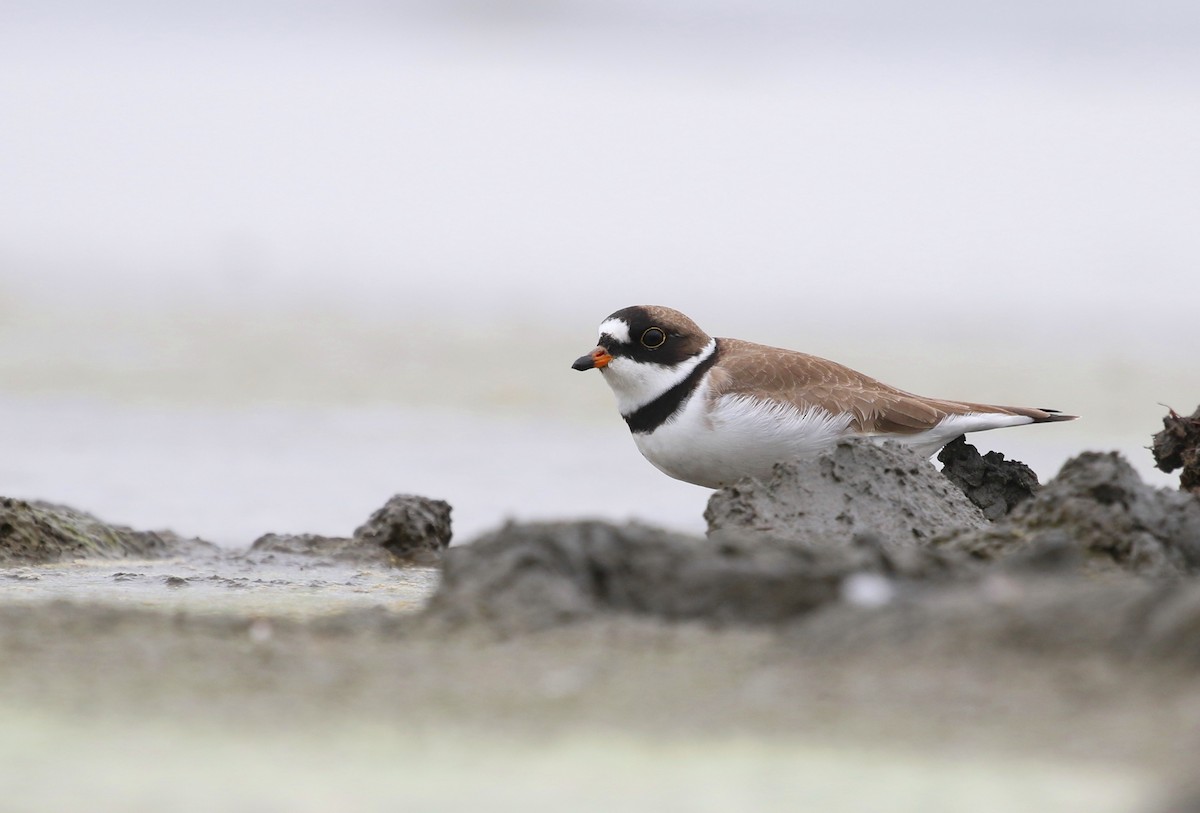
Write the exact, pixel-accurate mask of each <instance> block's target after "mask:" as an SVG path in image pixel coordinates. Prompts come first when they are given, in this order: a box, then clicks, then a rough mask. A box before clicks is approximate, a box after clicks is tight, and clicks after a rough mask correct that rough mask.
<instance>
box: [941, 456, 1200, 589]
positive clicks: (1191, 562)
mask: <svg viewBox="0 0 1200 813" xmlns="http://www.w3.org/2000/svg"><path fill="white" fill-rule="evenodd" d="M1064 546H1065V547H1067V548H1073V549H1074V550H1075V551H1077V552H1078V553H1079V555H1080V556H1081V557H1082V559H1083V561H1084V563H1085V565H1086V566H1087V568H1088V569H1090V570H1093V571H1096V570H1099V571H1114V570H1121V571H1128V572H1132V573H1137V574H1140V575H1145V576H1170V575H1184V574H1194V573H1197V572H1200V500H1197V499H1196V498H1195V497H1194V496H1192V495H1190V494H1187V493H1184V492H1178V491H1175V492H1172V491H1166V490H1162V489H1156V488H1153V487H1151V486H1149V485H1146V484H1145V483H1143V482H1142V480H1141V478H1140V477H1138V475H1137V472H1135V471H1134V470H1133V467H1132V466H1130V465H1129V462H1128V461H1126V460H1125V459H1124V458H1123V457H1122V456H1121V455H1119V454H1118V453H1116V452H1084V453H1083V454H1081V455H1079V456H1077V457H1073V458H1071V459H1070V460H1068V461H1067V462H1066V463H1065V464H1063V467H1062V470H1061V471H1060V472H1059V474H1058V476H1057V477H1055V478H1054V479H1053V480H1051V481H1050V482H1048V483H1047V484H1046V485H1045V486H1044V487H1042V489H1041V490H1040V491H1038V493H1037V494H1036V495H1035V496H1034V497H1033V498H1032V499H1029V500H1027V501H1025V502H1022V503H1021V504H1019V505H1018V506H1017V507H1016V508H1015V509H1014V510H1013V511H1012V513H1011V514H1009V515H1008V516H1007V517H1006V518H1005V519H1004V520H1002V521H1000V522H997V523H995V524H994V525H992V527H990V528H984V529H982V530H975V531H964V532H962V533H959V534H956V535H954V537H953V538H952V539H950V540H949V541H946V542H945V543H944V544H943V545H941V547H943V548H944V549H945V550H951V551H960V552H965V553H968V554H970V555H971V556H973V557H976V558H978V559H981V560H985V561H991V560H997V559H1003V558H1005V557H1007V556H1010V555H1013V554H1016V553H1021V552H1028V551H1030V550H1032V549H1036V548H1055V547H1059V548H1061V547H1064Z"/></svg>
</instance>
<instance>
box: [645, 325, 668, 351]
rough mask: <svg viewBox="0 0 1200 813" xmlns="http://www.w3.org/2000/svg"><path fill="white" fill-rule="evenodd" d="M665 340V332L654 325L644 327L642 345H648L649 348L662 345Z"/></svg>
mask: <svg viewBox="0 0 1200 813" xmlns="http://www.w3.org/2000/svg"><path fill="white" fill-rule="evenodd" d="M666 340H667V334H666V333H663V332H662V330H660V329H659V328H656V327H649V328H646V332H645V333H643V334H642V345H643V346H645V347H649V348H650V349H651V350H653V349H655V348H656V347H662V346H663V343H664V342H666Z"/></svg>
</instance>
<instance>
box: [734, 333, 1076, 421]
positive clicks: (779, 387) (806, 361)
mask: <svg viewBox="0 0 1200 813" xmlns="http://www.w3.org/2000/svg"><path fill="white" fill-rule="evenodd" d="M718 342H719V343H720V348H721V358H720V362H719V364H718V365H717V367H716V368H714V370H713V377H712V397H714V398H716V397H719V396H722V395H757V394H759V392H760V391H764V390H765V391H768V392H770V393H771V397H772V399H773V400H778V401H780V402H782V403H789V404H792V405H794V406H796V407H797V408H799V409H806V408H809V407H819V408H821V409H824V410H826V411H827V412H831V413H833V414H839V413H850V414H851V415H853V416H854V420H853V423H851V425H850V428H851V429H852V430H853V431H855V432H863V433H889V434H890V433H894V434H914V433H917V432H924V431H925V430H927V429H931V428H933V427H934V426H936V425H937V423H938V422H939V421H941V420H942V419H943V418H945V417H946V416H947V415H961V414H964V413H967V412H994V413H999V414H1003V415H1025V416H1027V417H1030V418H1033V420H1034V421H1035V422H1043V421H1054V420H1070V419H1071V418H1072V417H1073V416H1070V415H1058V414H1057V413H1054V412H1050V411H1046V410H1040V409H1027V408H1024V407H1002V406H994V405H991V404H972V403H962V402H958V401H943V400H940V399H936V398H922V397H920V396H918V395H913V394H912V393H908V392H905V391H904V390H900V389H897V388H895V387H891V386H888V385H887V384H884V383H883V382H881V381H877V380H875V379H874V378H871V377H870V376H867V375H863V374H862V373H859V372H856V371H855V370H851V369H850V368H849V367H846V366H844V365H841V364H838V363H837V362H833V361H828V360H826V359H823V358H818V357H817V356H810V355H808V354H807V353H799V352H796V351H793V350H780V349H777V348H774V347H766V346H765V345H760V344H754V343H752V342H744V341H741V340H739V339H718Z"/></svg>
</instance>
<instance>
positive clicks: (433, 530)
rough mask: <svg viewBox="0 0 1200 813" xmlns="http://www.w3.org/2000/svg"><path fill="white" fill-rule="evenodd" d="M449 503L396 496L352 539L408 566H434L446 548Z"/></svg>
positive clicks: (424, 498)
mask: <svg viewBox="0 0 1200 813" xmlns="http://www.w3.org/2000/svg"><path fill="white" fill-rule="evenodd" d="M451 536H452V533H451V528H450V503H448V502H446V501H445V500H433V499H429V498H428V497H419V496H417V495H415V494H397V495H395V496H394V497H392V498H391V499H390V500H388V501H387V502H386V503H384V505H383V507H381V508H379V509H378V510H376V511H375V513H373V514H371V516H370V518H369V519H368V520H367V521H366V522H365V523H363V524H362V525H361V526H360V527H358V528H357V529H356V530H355V531H354V539H355V540H356V541H357V542H359V543H361V544H363V545H368V546H372V545H374V546H378V547H381V548H383V549H385V550H387V551H388V552H389V553H391V554H392V555H393V556H395V557H397V558H399V559H402V560H405V561H411V562H420V563H436V562H437V561H438V560H439V559H440V558H441V555H442V552H443V551H445V550H446V548H447V546H449V544H450V538H451Z"/></svg>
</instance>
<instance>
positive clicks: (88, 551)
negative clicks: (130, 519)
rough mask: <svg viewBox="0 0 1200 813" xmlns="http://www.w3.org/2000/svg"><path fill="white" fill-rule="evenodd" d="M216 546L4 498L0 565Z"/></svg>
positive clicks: (1, 501) (157, 554)
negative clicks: (136, 529) (137, 529)
mask: <svg viewBox="0 0 1200 813" xmlns="http://www.w3.org/2000/svg"><path fill="white" fill-rule="evenodd" d="M214 549H215V547H214V546H213V545H211V544H209V543H208V542H203V541H201V540H199V539H184V538H182V537H180V536H178V535H176V534H173V533H171V532H170V531H158V532H154V531H135V530H133V529H132V528H127V527H125V526H123V525H111V524H109V523H106V522H103V521H101V520H100V519H97V518H96V517H94V516H92V515H91V514H87V513H84V512H83V511H77V510H75V509H74V508H69V507H67V506H65V505H53V504H51V503H45V502H32V503H30V502H25V501H23V500H14V499H11V498H8V497H0V566H8V565H14V564H45V563H48V562H63V561H70V560H73V559H82V558H99V559H121V558H138V559H149V558H157V559H161V558H164V557H168V556H181V555H196V554H204V553H207V552H210V551H212V550H214Z"/></svg>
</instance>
